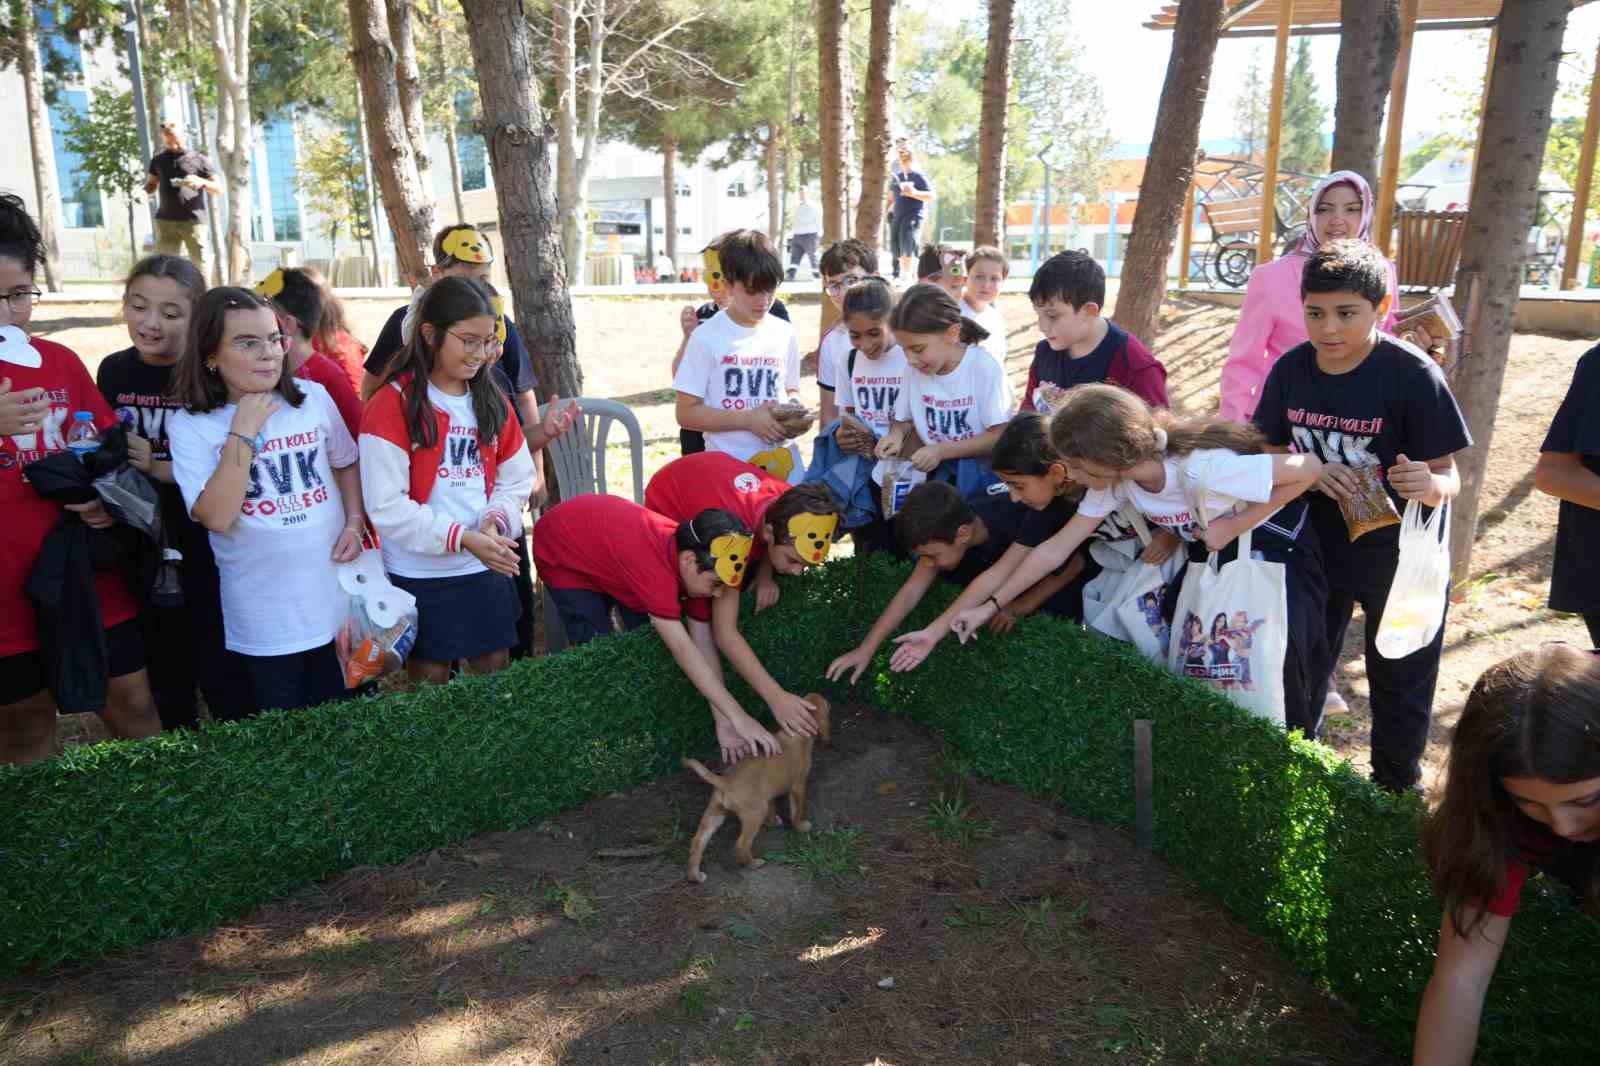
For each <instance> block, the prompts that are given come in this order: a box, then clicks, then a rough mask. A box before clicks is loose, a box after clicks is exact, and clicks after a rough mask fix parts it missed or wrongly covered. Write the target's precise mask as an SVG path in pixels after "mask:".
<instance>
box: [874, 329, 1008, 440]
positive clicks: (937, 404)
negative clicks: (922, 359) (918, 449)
mask: <svg viewBox="0 0 1600 1066" xmlns="http://www.w3.org/2000/svg"><path fill="white" fill-rule="evenodd" d="M857 368H858V369H859V364H858V367H857ZM1015 406H1016V405H1015V403H1014V401H1013V400H1012V396H1011V383H1010V382H1009V381H1007V380H1006V373H1005V370H1003V369H1002V368H1001V366H1000V361H999V360H998V359H996V358H995V357H994V356H993V355H992V354H991V353H990V352H988V351H987V350H985V349H984V348H981V347H979V346H978V345H976V344H970V345H968V346H967V350H966V352H965V353H963V354H962V356H961V362H960V363H958V364H956V368H955V369H954V370H952V371H950V372H949V373H948V374H924V373H922V372H921V371H919V370H917V368H916V367H914V366H911V365H909V364H908V365H907V366H906V370H905V386H904V387H903V388H901V390H900V398H899V399H898V400H897V401H896V403H895V408H894V418H895V421H896V422H911V423H913V424H914V425H915V426H916V428H917V436H919V437H921V438H922V443H924V444H945V443H948V442H950V441H958V440H966V439H968V438H969V437H976V436H978V435H979V434H980V433H982V432H984V431H985V430H987V429H990V428H991V427H993V426H998V425H999V424H1000V423H1002V422H1005V421H1007V420H1008V419H1010V417H1011V414H1012V411H1013V410H1014V408H1015Z"/></svg>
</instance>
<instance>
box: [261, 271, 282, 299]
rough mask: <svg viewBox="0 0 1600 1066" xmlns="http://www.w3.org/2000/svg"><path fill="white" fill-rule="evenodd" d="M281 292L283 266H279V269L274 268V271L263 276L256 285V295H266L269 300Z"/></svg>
mask: <svg viewBox="0 0 1600 1066" xmlns="http://www.w3.org/2000/svg"><path fill="white" fill-rule="evenodd" d="M281 292H283V268H282V267H279V268H278V269H277V270H274V271H273V272H272V273H270V274H268V275H267V276H266V277H264V278H262V279H261V282H260V284H258V285H257V286H256V295H258V296H265V297H266V298H267V299H269V300H271V299H273V298H274V297H276V296H277V295H278V294H279V293H281Z"/></svg>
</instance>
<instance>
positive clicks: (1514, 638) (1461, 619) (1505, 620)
mask: <svg viewBox="0 0 1600 1066" xmlns="http://www.w3.org/2000/svg"><path fill="white" fill-rule="evenodd" d="M1108 302H1112V301H1111V300H1110V299H1108ZM678 307H679V304H678V303H676V302H673V301H669V300H660V299H632V300H618V299H603V298H593V297H584V298H580V299H579V300H578V301H577V302H576V303H575V305H574V312H575V315H576V319H577V327H578V353H579V357H580V360H581V362H582V364H583V372H584V391H585V393H586V394H587V395H590V396H601V397H608V398H611V399H615V400H620V401H622V402H624V403H626V404H628V405H629V406H630V407H631V408H633V410H634V412H635V413H636V414H637V415H638V418H639V422H640V426H641V428H642V430H643V435H644V467H645V475H644V476H645V478H646V479H647V480H648V478H649V476H650V474H652V473H654V472H655V471H656V470H658V469H660V467H661V466H662V465H663V464H665V463H666V462H668V461H669V460H671V459H673V458H675V457H676V456H677V454H678V436H677V432H678V431H677V423H676V422H675V421H674V418H673V396H674V394H673V392H672V390H671V388H670V385H671V373H670V364H671V359H672V354H673V352H674V351H675V350H676V348H677V344H678V339H679V337H680V334H679V332H678V326H677V312H678ZM1001 307H1002V309H1003V310H1004V312H1005V316H1006V324H1007V327H1008V330H1007V333H1008V336H1007V338H1006V368H1007V370H1008V371H1009V372H1010V374H1011V376H1012V379H1013V380H1014V381H1015V382H1016V383H1017V386H1018V388H1019V389H1020V387H1021V385H1022V383H1023V382H1024V381H1025V380H1026V377H1027V370H1028V363H1029V361H1030V360H1031V358H1032V353H1033V346H1034V344H1035V343H1036V342H1037V340H1038V333H1037V330H1036V329H1035V326H1034V318H1033V310H1032V306H1031V305H1030V304H1029V302H1028V299H1027V297H1026V296H1024V295H1021V294H1007V295H1005V296H1003V297H1002V298H1001ZM790 308H791V313H792V316H793V320H794V322H795V326H796V329H797V330H798V331H799V333H800V337H801V340H802V350H807V349H808V348H809V347H811V346H813V345H814V342H815V338H816V336H817V329H818V319H819V310H820V309H819V306H818V304H817V303H815V302H810V301H806V302H791V304H790ZM348 310H349V317H350V320H351V329H352V331H353V332H354V333H355V334H356V335H357V336H358V337H362V338H367V339H371V338H375V337H376V336H377V335H378V330H379V329H380V327H381V326H382V325H383V322H384V320H385V319H386V318H387V317H388V315H389V313H390V312H391V311H392V310H393V306H392V305H391V304H387V303H380V302H375V301H352V302H351V303H350V304H349V307H348ZM116 314H117V308H116V307H114V306H112V305H91V306H76V307H72V308H62V309H60V310H54V309H52V308H51V307H50V306H49V305H45V306H42V307H41V308H40V309H39V311H38V312H37V313H36V316H35V320H36V323H37V326H38V329H39V332H41V333H43V334H44V335H47V336H50V337H51V338H52V339H55V340H58V341H60V342H61V343H63V344H66V345H67V346H68V347H71V348H73V349H74V350H75V351H77V352H79V353H80V354H81V355H83V356H84V357H85V359H86V361H87V362H89V363H90V365H91V368H92V367H93V365H95V364H97V363H98V361H99V359H100V357H102V356H104V355H106V354H108V353H110V352H112V351H115V350H117V349H119V348H122V347H125V346H126V345H127V343H128V341H127V335H126V332H125V330H124V329H123V327H122V326H120V325H119V324H118V323H117V319H116ZM1236 317H1237V312H1235V311H1234V310H1232V309H1229V308H1223V307H1216V306H1212V305H1210V304H1204V303H1201V302H1198V301H1195V300H1177V301H1172V302H1169V303H1168V304H1167V305H1166V306H1165V307H1164V308H1163V311H1162V318H1161V332H1160V333H1159V335H1158V336H1157V337H1156V338H1155V341H1154V343H1153V344H1152V347H1153V348H1154V350H1155V352H1156V354H1157V356H1158V357H1159V358H1160V359H1161V360H1162V361H1163V362H1164V363H1165V364H1166V366H1167V369H1168V372H1169V374H1170V379H1169V382H1168V385H1169V391H1170V394H1171V397H1172V401H1173V404H1174V406H1175V407H1176V408H1177V409H1179V410H1180V411H1191V412H1203V411H1214V410H1216V407H1217V403H1218V392H1217V381H1218V377H1219V375H1220V374H1221V371H1222V361H1223V359H1224V358H1225V357H1226V355H1227V345H1228V338H1229V337H1230V336H1231V335H1232V330H1233V323H1234V321H1235V319H1236ZM807 341H810V342H811V343H810V344H808V343H807ZM1591 343H1592V341H1587V340H1582V339H1578V340H1573V339H1563V338H1556V337H1545V336H1536V335H1519V336H1517V337H1516V338H1515V339H1514V340H1513V343H1512V348H1511V363H1510V367H1509V369H1508V371H1507V373H1506V384H1505V392H1504V394H1503V396H1502V399H1501V404H1500V415H1499V419H1498V421H1497V423H1496V427H1495V434H1494V441H1493V444H1492V446H1491V451H1490V456H1489V468H1488V473H1487V476H1486V479H1485V482H1484V488H1483V512H1482V513H1483V516H1484V517H1483V520H1482V522H1481V523H1480V526H1479V532H1478V543H1477V548H1476V550H1475V551H1474V554H1473V560H1472V575H1473V579H1472V581H1471V583H1470V586H1469V588H1468V590H1467V592H1466V594H1465V596H1464V598H1463V599H1462V601H1461V602H1459V603H1458V604H1456V606H1455V607H1453V608H1452V610H1451V614H1450V617H1449V619H1448V621H1447V623H1446V630H1445V655H1444V662H1443V666H1442V669H1441V671H1440V677H1439V688H1438V696H1437V699H1436V701H1435V704H1434V707H1435V716H1434V726H1433V731H1432V735H1431V737H1430V741H1429V745H1428V752H1427V755H1426V759H1425V765H1424V778H1423V780H1424V783H1425V784H1426V785H1428V786H1429V787H1430V788H1431V787H1432V786H1433V785H1434V784H1435V783H1436V780H1437V777H1438V774H1439V771H1440V769H1441V767H1442V761H1443V756H1444V753H1445V748H1446V746H1447V745H1448V742H1449V734H1450V729H1451V728H1452V727H1453V725H1454V723H1455V720H1456V717H1457V716H1458V715H1459V714H1460V711H1461V706H1462V704H1463V702H1464V701H1465V700H1466V696H1467V693H1468V691H1470V689H1471V687H1472V683H1473V681H1474V680H1476V678H1477V677H1478V675H1479V674H1480V673H1482V672H1483V670H1484V669H1485V668H1487V667H1488V666H1489V665H1491V664H1492V663H1494V662H1496V661H1498V660H1500V659H1502V658H1504V657H1506V656H1507V655H1509V654H1512V653H1513V652H1514V651H1516V650H1517V649H1519V648H1523V647H1527V646H1530V645H1532V644H1536V643H1538V642H1540V641H1545V640H1570V641H1573V642H1575V643H1584V642H1586V641H1587V639H1588V638H1587V634H1586V631H1585V630H1584V627H1583V622H1582V620H1581V619H1579V618H1576V617H1571V616H1562V615H1557V614H1555V613H1553V612H1551V611H1549V610H1548V609H1547V608H1546V607H1545V606H1544V604H1545V598H1546V594H1547V592H1548V590H1549V582H1550V560H1551V553H1552V551H1553V550H1554V546H1555V522H1556V502H1555V501H1554V500H1553V499H1551V498H1550V497H1548V496H1545V495H1544V494H1542V493H1539V492H1535V491H1534V489H1533V465H1534V462H1535V461H1536V459H1537V458H1538V453H1539V444H1540V442H1541V441H1542V440H1543V439H1544V434H1545V430H1546V428H1547V427H1548V425H1549V421H1550V418H1551V416H1552V415H1553V414H1554V413H1555V409H1556V406H1557V405H1558V404H1559V403H1560V402H1561V398H1562V397H1563V396H1564V395H1565V394H1566V389H1567V385H1568V383H1569V382H1570V381H1571V380H1572V372H1573V368H1574V367H1575V366H1576V364H1577V360H1578V356H1579V355H1581V354H1582V353H1583V352H1584V351H1586V350H1587V349H1588V348H1589V347H1590V345H1591ZM802 388H803V394H804V395H805V396H806V397H807V398H808V399H814V397H815V396H816V385H815V364H814V361H808V362H807V364H806V380H805V381H804V382H802ZM807 450H808V449H807ZM628 468H629V460H628V457H627V449H626V446H625V445H614V446H613V448H612V461H611V462H610V464H609V470H610V475H609V476H610V483H611V488H612V491H623V492H626V491H628V485H629V480H628V477H629V470H628ZM1360 625H1361V620H1360V617H1359V612H1358V616H1357V621H1356V624H1355V625H1352V626H1351V634H1350V639H1349V640H1348V641H1347V644H1346V647H1345V649H1344V655H1343V660H1344V662H1345V664H1346V665H1345V668H1344V670H1343V673H1342V678H1343V681H1342V684H1341V689H1342V691H1343V692H1344V694H1345V696H1346V698H1347V699H1348V700H1349V702H1350V708H1351V713H1350V714H1349V715H1345V716H1340V717H1335V718H1331V719H1329V721H1328V727H1327V735H1326V737H1325V739H1326V740H1327V741H1328V743H1329V744H1331V745H1332V746H1333V747H1334V748H1335V749H1337V750H1338V751H1340V752H1341V753H1342V754H1345V755H1347V756H1349V758H1350V759H1351V760H1352V761H1353V762H1354V763H1356V765H1357V766H1359V767H1361V768H1363V769H1365V768H1366V767H1367V765H1368V756H1367V740H1368V732H1369V724H1370V714H1369V708H1368V705H1367V686H1366V677H1365V674H1366V671H1365V668H1364V666H1363V664H1362V662H1361V659H1362V655H1361V637H1360V633H1361V630H1360ZM840 650H841V651H845V650H848V649H845V648H841V649H840ZM98 727H99V723H98V722H97V721H96V720H95V719H93V718H92V716H87V715H82V716H76V717H75V718H73V719H64V720H63V739H65V740H69V741H70V740H76V739H93V738H95V737H97V736H101V735H103V733H102V732H101V731H100V730H99V728H98Z"/></svg>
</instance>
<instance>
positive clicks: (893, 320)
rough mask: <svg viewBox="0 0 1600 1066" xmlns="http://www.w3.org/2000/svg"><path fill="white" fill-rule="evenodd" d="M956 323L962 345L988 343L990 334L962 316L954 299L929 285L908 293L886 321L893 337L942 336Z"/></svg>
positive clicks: (959, 307) (919, 286)
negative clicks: (959, 327) (932, 334)
mask: <svg viewBox="0 0 1600 1066" xmlns="http://www.w3.org/2000/svg"><path fill="white" fill-rule="evenodd" d="M958 323H959V324H960V326H961V333H960V340H961V343H962V344H981V343H982V342H983V341H985V340H988V338H989V331H988V330H986V329H984V328H983V327H982V326H980V325H978V324H977V323H976V322H974V321H973V320H972V319H970V318H968V317H967V316H965V315H963V314H962V313H961V305H960V304H958V303H956V301H955V298H954V297H952V296H951V295H950V294H949V293H948V292H945V291H944V289H942V288H940V287H939V286H937V285H933V284H929V283H928V282H923V283H921V284H919V285H913V286H911V288H909V289H907V290H906V293H905V295H904V296H902V297H900V302H899V303H897V304H895V305H894V314H892V315H891V316H890V317H889V328H890V329H892V330H894V331H895V332H896V333H902V332H903V333H921V334H929V333H943V332H944V331H945V330H947V329H949V328H950V327H951V326H954V325H957V324H958Z"/></svg>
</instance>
